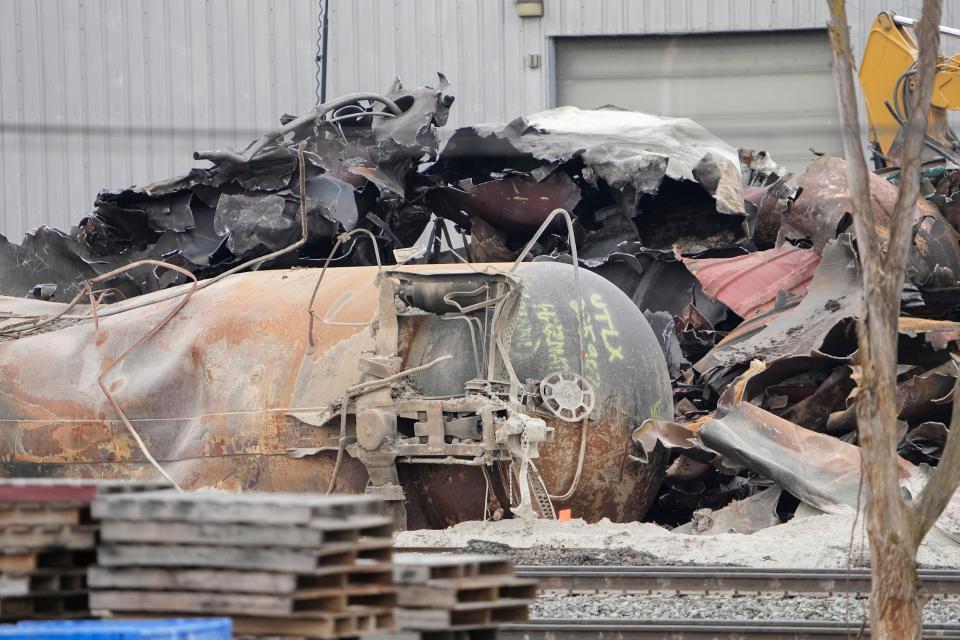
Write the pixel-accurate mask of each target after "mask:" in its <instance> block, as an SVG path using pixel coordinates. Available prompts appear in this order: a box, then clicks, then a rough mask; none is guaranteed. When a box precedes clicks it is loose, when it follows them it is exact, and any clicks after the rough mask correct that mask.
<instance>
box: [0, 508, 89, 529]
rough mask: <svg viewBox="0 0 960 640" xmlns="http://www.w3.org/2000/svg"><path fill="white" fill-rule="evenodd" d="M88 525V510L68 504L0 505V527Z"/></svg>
mask: <svg viewBox="0 0 960 640" xmlns="http://www.w3.org/2000/svg"><path fill="white" fill-rule="evenodd" d="M87 523H89V509H88V508H87V507H85V506H84V507H81V506H78V505H77V504H75V503H70V502H22V503H9V502H3V503H0V527H6V526H8V525H60V526H71V525H74V526H75V525H79V524H87Z"/></svg>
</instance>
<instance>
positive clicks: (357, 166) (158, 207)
mask: <svg viewBox="0 0 960 640" xmlns="http://www.w3.org/2000/svg"><path fill="white" fill-rule="evenodd" d="M447 86H448V85H447V83H446V80H445V79H444V78H442V77H441V82H440V84H439V86H438V87H437V88H432V87H420V88H417V89H413V90H405V89H403V88H402V87H401V86H400V85H399V83H397V84H395V85H394V87H393V88H392V89H391V92H390V93H389V95H387V96H386V99H387V100H389V101H391V102H392V103H393V104H395V105H397V108H399V109H400V111H401V112H400V113H399V115H394V114H392V113H391V112H390V110H389V109H386V108H385V107H382V108H383V109H384V110H383V111H380V110H379V109H380V108H381V107H365V106H361V103H360V101H359V100H357V101H355V102H349V100H348V103H347V104H344V105H343V106H340V107H339V108H337V109H335V110H334V111H332V112H331V113H330V114H328V120H322V121H321V120H313V121H311V122H308V123H307V124H306V125H304V126H302V127H300V128H298V129H295V130H293V131H290V132H287V133H286V134H285V135H283V136H280V137H279V138H278V139H276V140H273V141H269V142H268V143H267V144H266V145H265V146H264V147H263V148H262V149H260V150H259V151H257V152H256V153H254V154H253V155H252V156H251V157H250V158H249V159H244V158H241V157H239V156H238V155H237V154H234V153H232V152H221V151H216V152H203V153H201V154H199V157H210V158H212V160H211V162H212V166H207V167H198V168H194V169H191V170H190V172H189V173H187V175H184V176H178V177H174V178H170V179H168V180H163V181H159V182H155V183H152V184H147V185H140V186H132V187H129V188H126V189H119V190H113V191H103V192H101V193H100V194H99V195H98V197H97V200H96V203H95V204H94V211H93V213H92V214H91V215H89V216H87V217H85V218H83V219H82V220H80V222H79V224H78V226H77V227H75V228H73V229H72V230H70V231H69V232H67V231H54V230H50V229H47V228H44V227H41V228H40V229H39V230H37V231H35V232H33V233H30V234H27V236H26V237H25V238H24V240H23V243H22V245H21V246H17V245H14V244H10V243H9V242H8V241H7V240H6V239H5V238H2V237H0V294H6V295H16V296H25V295H28V292H29V291H30V290H31V289H32V288H33V287H34V286H35V285H38V284H43V283H50V284H54V285H56V286H55V288H54V289H53V299H54V300H57V301H69V300H70V299H71V298H72V297H73V296H74V295H75V294H76V293H77V291H79V289H80V286H81V284H82V282H83V281H84V280H85V279H87V278H90V277H93V276H97V275H101V274H104V273H107V272H109V271H112V270H114V269H116V268H118V267H120V266H123V265H127V264H131V263H133V262H136V261H139V260H142V259H153V260H162V261H165V262H170V263H173V264H176V265H178V266H181V267H183V268H186V269H188V270H189V271H191V272H192V273H194V274H195V275H197V277H198V278H201V279H203V278H209V277H212V276H215V275H217V274H218V273H222V272H224V271H226V270H227V269H229V268H231V267H233V266H235V265H237V264H239V263H240V262H243V261H246V260H250V259H253V258H257V257H260V256H263V255H266V254H268V253H270V252H272V251H276V250H279V249H282V248H283V247H286V246H289V245H290V244H292V243H293V242H295V241H296V240H298V239H299V237H300V234H301V231H300V230H301V224H300V211H299V210H300V187H299V182H300V177H301V176H300V170H299V169H298V165H299V147H300V144H301V143H303V145H304V163H305V174H306V175H305V176H303V177H304V178H305V180H306V182H307V197H306V210H307V217H308V242H307V243H306V244H305V245H304V246H303V247H301V248H300V250H299V251H298V252H296V253H294V254H291V255H290V256H288V259H287V260H285V261H284V262H282V263H275V264H271V265H266V268H277V267H286V266H290V265H291V264H300V265H304V266H306V265H310V264H311V263H313V262H316V261H318V260H322V259H324V258H326V257H327V254H328V253H329V251H330V248H331V246H332V245H333V242H334V241H335V238H336V236H337V234H339V233H341V232H343V231H349V230H351V229H353V228H355V227H356V226H362V227H364V228H366V229H369V230H371V231H372V232H373V233H374V234H375V235H376V236H377V237H378V242H379V243H380V244H381V250H382V251H381V252H382V253H383V254H384V255H385V256H388V258H389V256H391V255H392V254H391V252H390V251H388V249H391V248H401V246H402V245H403V244H404V242H405V239H407V238H408V237H409V236H410V235H411V234H412V236H413V238H415V237H416V236H418V235H419V233H420V230H422V228H423V225H424V224H425V223H426V218H423V217H422V216H417V215H414V216H412V218H413V226H417V225H418V224H419V229H414V230H412V231H411V230H410V229H406V228H405V227H406V226H408V225H409V224H410V223H411V220H410V219H409V218H410V217H408V216H406V215H404V210H403V207H402V206H401V205H402V204H403V203H402V201H401V199H402V196H403V195H404V193H405V192H406V190H407V188H408V187H409V186H411V184H412V183H413V182H414V181H415V180H416V178H417V176H418V173H417V169H418V164H419V163H420V162H422V161H424V160H429V159H433V158H435V156H436V153H437V149H438V148H439V144H440V140H439V135H438V134H437V131H436V128H437V127H438V126H442V125H443V124H444V123H445V122H446V118H447V112H448V110H449V107H450V105H451V103H452V102H453V97H452V96H450V95H449V94H447V93H446V88H447ZM400 105H402V108H401V107H400ZM371 112H376V113H377V116H376V117H375V116H373V115H369V114H370V113H371ZM389 116H393V117H389ZM334 120H335V121H334ZM331 185H336V188H334V187H333V186H331ZM348 199H349V200H350V201H351V202H347V200H348ZM343 263H346V264H371V263H372V258H371V256H369V255H368V254H367V253H359V252H348V255H347V256H346V257H345V259H344V260H343V261H342V262H341V264H343ZM183 281H184V280H183V279H182V278H181V279H180V280H177V279H176V278H175V277H174V276H170V275H168V276H166V279H163V276H160V275H157V274H154V273H153V272H152V270H149V269H148V270H138V271H134V272H128V273H125V274H122V275H119V276H117V277H116V278H114V279H113V280H112V281H111V282H109V283H106V286H107V287H113V288H115V289H116V290H117V291H118V294H119V295H118V297H120V298H129V297H131V296H136V295H140V294H142V293H148V292H151V291H156V290H158V289H160V288H163V287H166V286H169V285H170V284H171V283H177V282H180V283H182V282H183Z"/></svg>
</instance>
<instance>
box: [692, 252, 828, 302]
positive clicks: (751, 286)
mask: <svg viewBox="0 0 960 640" xmlns="http://www.w3.org/2000/svg"><path fill="white" fill-rule="evenodd" d="M683 264H685V265H686V267H687V269H689V270H690V272H691V273H692V274H693V275H694V276H695V277H696V278H697V280H699V281H700V284H701V285H703V290H704V291H706V292H707V295H709V296H710V297H711V298H714V299H715V300H720V302H722V303H724V304H725V305H727V306H728V307H730V308H731V309H733V311H734V312H735V313H736V314H737V315H739V316H740V317H741V318H744V319H749V318H752V317H754V316H757V315H760V314H761V313H765V312H767V311H769V310H770V309H772V308H773V305H774V303H775V302H776V299H777V293H778V292H780V291H789V292H790V293H792V294H794V295H795V296H798V297H802V296H803V295H804V294H806V292H807V287H808V286H809V285H810V281H811V280H812V279H813V272H814V271H816V270H817V266H819V264H820V256H819V255H817V254H816V253H815V252H814V251H812V250H810V249H800V248H798V247H794V246H793V245H784V246H782V247H777V248H776V249H768V250H766V251H757V252H755V253H748V254H745V255H742V256H736V257H734V258H705V259H694V258H683Z"/></svg>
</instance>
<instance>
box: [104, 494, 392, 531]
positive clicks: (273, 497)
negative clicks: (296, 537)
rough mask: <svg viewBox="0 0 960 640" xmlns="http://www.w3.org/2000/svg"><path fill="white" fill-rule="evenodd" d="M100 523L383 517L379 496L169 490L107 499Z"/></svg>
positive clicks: (284, 522)
mask: <svg viewBox="0 0 960 640" xmlns="http://www.w3.org/2000/svg"><path fill="white" fill-rule="evenodd" d="M92 509H93V516H94V517H95V518H99V519H101V520H161V521H170V520H173V521H178V522H248V523H253V524H262V523H265V522H269V523H271V524H273V525H303V526H310V525H311V523H312V522H314V521H316V522H317V523H318V528H322V527H323V525H324V523H327V522H329V521H331V520H337V519H342V518H346V517H350V516H359V515H382V512H383V502H382V500H381V498H379V497H378V496H374V495H349V496H348V495H330V496H326V495H316V494H297V493H269V494H268V493H223V492H214V491H197V492H194V493H189V494H179V493H170V492H166V491H158V492H144V493H130V494H124V495H103V496H100V497H98V498H97V499H96V500H94V502H93V508H92Z"/></svg>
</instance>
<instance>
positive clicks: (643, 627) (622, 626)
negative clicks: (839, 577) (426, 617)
mask: <svg viewBox="0 0 960 640" xmlns="http://www.w3.org/2000/svg"><path fill="white" fill-rule="evenodd" d="M860 630H861V629H860V622H859V621H850V622H823V621H815V620H800V621H789V620H750V621H741V620H611V619H610V618H601V619H595V620H591V619H546V618H541V619H533V620H531V621H530V622H525V623H519V624H518V623H508V624H505V625H503V626H501V627H500V628H499V629H498V633H497V638H499V640H539V639H540V638H543V639H549V640H554V639H556V640H560V639H561V638H563V639H564V640H579V639H580V638H591V639H594V638H601V639H604V640H641V639H648V638H671V640H706V639H710V640H715V639H716V638H748V639H751V640H755V639H773V638H778V639H788V640H790V639H793V640H800V639H808V638H813V639H816V640H828V639H837V640H840V639H843V640H849V639H850V638H856V637H857V636H858V634H859V633H860ZM869 635H870V633H869V630H864V632H863V637H869ZM923 637H924V638H942V639H944V640H958V639H960V624H941V625H924V627H923Z"/></svg>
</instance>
